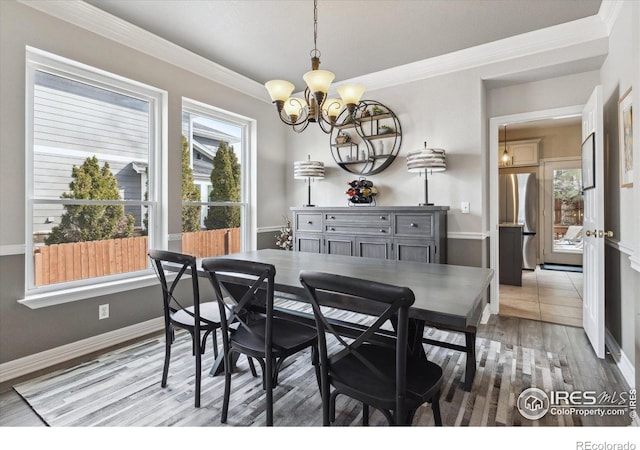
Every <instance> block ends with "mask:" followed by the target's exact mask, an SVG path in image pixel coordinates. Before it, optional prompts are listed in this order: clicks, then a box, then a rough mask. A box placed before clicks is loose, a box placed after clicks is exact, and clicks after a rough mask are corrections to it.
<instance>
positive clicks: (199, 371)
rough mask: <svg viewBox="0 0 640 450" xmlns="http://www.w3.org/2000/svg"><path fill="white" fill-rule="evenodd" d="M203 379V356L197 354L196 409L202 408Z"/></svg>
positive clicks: (198, 352)
mask: <svg viewBox="0 0 640 450" xmlns="http://www.w3.org/2000/svg"><path fill="white" fill-rule="evenodd" d="M201 379H202V355H201V354H200V351H199V350H198V351H197V352H196V408H200V385H201Z"/></svg>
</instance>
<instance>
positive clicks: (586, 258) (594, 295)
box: [582, 86, 604, 358]
mask: <svg viewBox="0 0 640 450" xmlns="http://www.w3.org/2000/svg"><path fill="white" fill-rule="evenodd" d="M592 133H593V139H591V138H590V136H591V134H592ZM582 141H583V148H582V152H583V154H582V164H583V174H585V175H583V180H582V182H583V185H585V183H588V184H591V183H590V180H591V177H589V176H586V173H587V172H590V175H592V176H593V178H592V184H593V185H594V187H592V188H587V189H585V190H584V225H583V226H584V231H583V245H584V253H583V273H584V298H583V312H582V326H583V328H584V331H585V333H586V334H587V336H588V337H589V341H591V345H592V346H593V349H594V351H595V352H596V355H597V356H598V358H604V145H603V142H604V140H603V127H602V86H597V87H596V88H595V90H594V91H593V94H591V97H590V98H589V101H588V102H587V104H586V105H585V107H584V110H583V111H582ZM591 141H592V142H593V150H591V148H590V147H591V144H590V142H591ZM585 169H586V170H585Z"/></svg>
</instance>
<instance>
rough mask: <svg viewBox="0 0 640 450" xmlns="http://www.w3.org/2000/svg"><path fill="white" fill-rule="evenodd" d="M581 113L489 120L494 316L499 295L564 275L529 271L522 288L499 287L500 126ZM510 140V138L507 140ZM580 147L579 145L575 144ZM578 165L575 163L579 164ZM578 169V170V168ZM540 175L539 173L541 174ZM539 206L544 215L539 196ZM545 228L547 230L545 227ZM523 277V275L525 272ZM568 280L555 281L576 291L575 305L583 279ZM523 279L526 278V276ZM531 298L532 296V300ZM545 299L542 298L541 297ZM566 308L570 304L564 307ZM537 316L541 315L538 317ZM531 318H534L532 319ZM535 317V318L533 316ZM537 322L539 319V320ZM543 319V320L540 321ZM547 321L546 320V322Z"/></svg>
mask: <svg viewBox="0 0 640 450" xmlns="http://www.w3.org/2000/svg"><path fill="white" fill-rule="evenodd" d="M581 113H582V106H572V107H566V108H557V109H551V110H543V111H536V112H530V113H523V114H515V115H509V116H501V117H494V118H491V119H490V121H489V125H490V127H489V137H490V152H489V153H490V161H489V169H490V174H491V176H490V177H489V190H490V205H491V206H490V217H489V222H490V230H491V232H490V236H491V244H490V262H491V267H492V268H493V269H494V271H495V273H494V284H493V285H494V286H499V288H498V289H492V290H491V304H490V307H491V312H492V313H493V314H497V313H499V311H500V310H501V309H500V297H501V294H505V293H512V292H509V291H510V290H513V289H525V288H526V287H527V286H526V284H529V287H530V288H533V286H532V284H533V283H538V282H539V281H538V280H537V279H538V278H539V277H538V274H540V275H542V276H544V278H547V279H548V280H545V281H543V283H544V284H545V286H544V287H543V289H545V288H547V287H549V286H548V283H553V281H555V279H558V278H560V275H561V274H562V275H564V273H563V272H558V273H557V274H553V273H551V271H544V272H541V271H540V269H539V268H537V269H536V271H534V272H531V273H530V274H529V275H528V276H529V277H530V278H532V279H531V280H529V281H525V280H524V279H523V287H522V288H516V287H505V286H500V285H499V262H498V260H499V244H498V242H499V239H498V224H499V214H500V211H499V204H500V203H499V196H500V193H499V177H498V174H499V135H500V133H501V130H502V127H503V126H504V125H505V124H508V125H509V126H510V127H511V129H513V128H514V127H517V126H520V125H523V124H526V123H530V122H534V121H541V120H547V119H553V118H559V117H580V114H581ZM577 139H578V140H580V137H579V136H578V137H577ZM509 140H511V138H510V139H509ZM578 145H580V144H578ZM579 163H580V162H579V161H578V164H579ZM578 167H580V166H579V165H578ZM540 169H542V167H540ZM540 172H543V170H540ZM541 175H542V173H541ZM540 197H541V204H540V207H541V208H540V210H541V211H540V214H541V216H543V215H544V212H543V209H544V206H543V202H544V200H543V198H544V196H543V195H541V196H540ZM543 220H544V216H543V217H541V220H540V222H539V223H542V221H543ZM545 228H546V227H545ZM540 241H541V243H540V247H543V245H542V241H543V240H542V239H541V240H540ZM542 251H543V248H540V253H542ZM540 262H542V255H540ZM525 274H526V272H525ZM547 275H558V276H555V277H554V276H549V277H547ZM566 277H567V279H566V280H562V281H560V280H558V282H559V283H561V284H562V285H563V286H559V287H567V288H569V287H571V288H572V289H573V288H575V292H576V293H577V298H576V299H575V300H576V302H578V301H581V298H580V294H581V291H582V286H581V285H582V279H581V274H575V275H566ZM525 278H526V275H525ZM536 291H537V292H536V293H537V294H538V293H541V292H540V291H539V286H536ZM520 294H523V291H519V292H518V293H516V295H520ZM542 294H543V295H544V294H545V293H544V292H542ZM535 297H536V301H537V303H538V304H539V302H538V299H539V298H540V295H535ZM532 299H533V297H532ZM543 299H544V298H543ZM567 306H569V305H567ZM571 306H575V307H577V306H578V305H577V304H576V305H571ZM539 308H540V306H538V311H540V309H539ZM538 317H540V316H538ZM532 318H534V317H532ZM536 318H537V317H536ZM539 320H540V319H539ZM542 320H545V319H542ZM547 320H548V319H547ZM574 324H575V325H578V323H577V321H576V322H575V323H574Z"/></svg>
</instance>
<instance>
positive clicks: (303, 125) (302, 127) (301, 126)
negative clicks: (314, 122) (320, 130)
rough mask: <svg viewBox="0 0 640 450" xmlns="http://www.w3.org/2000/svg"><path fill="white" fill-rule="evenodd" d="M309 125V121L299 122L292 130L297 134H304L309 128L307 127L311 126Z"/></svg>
mask: <svg viewBox="0 0 640 450" xmlns="http://www.w3.org/2000/svg"><path fill="white" fill-rule="evenodd" d="M309 123H310V122H309V121H308V120H304V121H302V122H298V123H295V124H293V125H292V126H291V128H292V129H293V131H295V132H296V133H302V132H303V131H304V130H305V129H306V128H307V126H309Z"/></svg>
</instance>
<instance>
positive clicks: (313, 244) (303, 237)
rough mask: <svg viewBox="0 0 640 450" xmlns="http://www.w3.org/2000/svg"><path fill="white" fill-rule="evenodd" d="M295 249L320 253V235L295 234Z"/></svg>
mask: <svg viewBox="0 0 640 450" xmlns="http://www.w3.org/2000/svg"><path fill="white" fill-rule="evenodd" d="M295 249H296V250H297V251H299V252H310V253H322V235H321V234H312V233H309V234H296V239H295Z"/></svg>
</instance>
